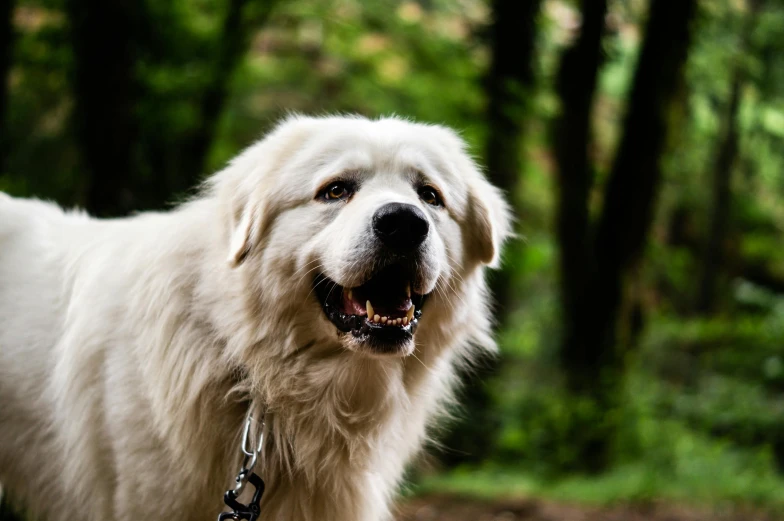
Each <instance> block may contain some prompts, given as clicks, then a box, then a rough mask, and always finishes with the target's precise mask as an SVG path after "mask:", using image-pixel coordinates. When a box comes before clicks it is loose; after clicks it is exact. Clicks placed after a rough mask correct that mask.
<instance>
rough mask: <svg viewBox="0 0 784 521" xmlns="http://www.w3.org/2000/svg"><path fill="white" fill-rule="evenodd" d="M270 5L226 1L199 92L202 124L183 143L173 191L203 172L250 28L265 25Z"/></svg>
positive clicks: (260, 0)
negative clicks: (252, 12) (207, 75)
mask: <svg viewBox="0 0 784 521" xmlns="http://www.w3.org/2000/svg"><path fill="white" fill-rule="evenodd" d="M273 4H274V0H256V1H255V2H253V1H252V0H230V1H229V6H228V10H227V12H226V17H225V18H224V20H223V28H222V30H221V32H220V36H219V37H218V40H217V41H216V51H215V57H214V59H213V64H212V67H211V78H210V81H209V83H208V84H207V86H206V88H205V89H204V92H203V94H202V95H201V101H200V105H199V118H198V121H200V122H201V124H200V126H199V127H198V128H196V129H195V130H194V132H193V134H192V135H191V136H190V138H189V139H187V140H186V142H185V143H184V153H183V154H182V161H183V164H182V166H181V168H182V171H183V172H184V173H185V175H178V176H175V177H174V180H175V184H174V185H173V186H171V192H172V193H178V192H181V191H183V190H186V189H188V188H191V187H193V186H194V184H196V182H197V181H198V180H199V178H200V177H201V176H202V175H203V174H204V173H205V167H206V162H207V158H208V156H209V152H210V147H211V145H212V143H213V141H214V139H215V133H216V131H217V129H218V124H219V123H220V116H221V113H222V111H223V107H224V105H225V104H226V99H227V97H228V94H229V87H230V86H231V81H232V78H233V76H234V71H235V70H236V69H237V66H238V65H239V64H240V62H241V61H242V58H243V56H244V55H245V52H246V51H247V49H248V45H249V43H250V37H251V36H252V33H253V29H254V28H258V27H261V26H263V25H264V23H265V22H266V21H267V19H268V18H269V15H270V13H271V12H272V7H273ZM252 7H256V8H258V12H257V13H255V15H254V16H250V14H249V13H246V11H248V10H249V8H252Z"/></svg>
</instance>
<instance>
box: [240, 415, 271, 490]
mask: <svg viewBox="0 0 784 521" xmlns="http://www.w3.org/2000/svg"><path fill="white" fill-rule="evenodd" d="M254 422H255V420H254V419H253V416H251V415H248V419H247V420H245V428H244V429H243V431H242V454H243V457H242V467H240V471H239V473H238V474H237V477H236V479H235V485H234V493H235V494H236V495H237V496H239V495H240V493H242V489H243V488H244V487H245V483H247V482H248V477H249V476H250V474H251V472H253V468H254V467H255V466H256V462H257V461H258V458H259V454H260V453H261V449H262V447H263V444H264V420H262V421H261V422H260V423H261V428H260V429H259V436H258V442H257V443H256V444H255V446H251V443H253V441H255V439H256V437H255V436H252V435H251V426H252V424H253V423H254Z"/></svg>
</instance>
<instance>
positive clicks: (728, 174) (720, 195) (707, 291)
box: [697, 0, 762, 314]
mask: <svg viewBox="0 0 784 521" xmlns="http://www.w3.org/2000/svg"><path fill="white" fill-rule="evenodd" d="M761 9H762V1H760V0H753V1H751V2H750V3H749V12H748V14H747V15H746V18H745V20H744V22H743V29H742V32H741V36H740V45H739V48H738V50H737V53H736V57H735V59H736V63H735V69H734V71H733V74H732V80H731V81H732V85H731V88H730V100H729V104H728V107H727V114H726V120H725V121H724V124H723V126H722V127H723V128H722V131H721V134H720V139H719V144H718V149H717V151H716V159H715V162H714V165H713V185H712V186H713V193H712V201H711V209H710V217H709V221H708V222H709V224H708V235H707V237H706V240H705V246H704V249H703V252H702V274H701V277H700V286H699V290H698V294H697V312H698V313H701V314H710V313H713V312H715V311H716V309H717V299H716V297H717V288H718V285H719V277H720V275H721V273H722V271H723V269H724V267H725V264H726V261H725V257H726V252H725V250H724V245H725V242H726V237H727V232H728V229H729V225H730V207H731V198H732V194H731V187H732V171H733V169H734V167H735V163H736V160H737V158H738V151H739V139H740V137H739V135H738V108H739V106H740V96H741V90H742V89H743V84H744V82H745V78H746V71H745V70H744V68H743V66H742V60H743V57H744V55H745V54H746V52H747V49H748V47H749V38H750V36H751V31H752V29H753V28H754V27H755V25H756V21H757V14H758V13H759V11H760V10H761Z"/></svg>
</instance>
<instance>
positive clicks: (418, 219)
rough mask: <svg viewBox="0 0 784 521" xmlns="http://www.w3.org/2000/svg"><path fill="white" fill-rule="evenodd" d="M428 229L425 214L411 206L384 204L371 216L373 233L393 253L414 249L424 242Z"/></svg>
mask: <svg viewBox="0 0 784 521" xmlns="http://www.w3.org/2000/svg"><path fill="white" fill-rule="evenodd" d="M429 229H430V225H429V224H428V223H427V217H425V214H424V213H423V212H422V210H420V209H419V208H417V207H416V206H414V205H411V204H403V203H389V204H385V205H384V206H382V207H381V208H379V209H378V210H376V213H375V214H373V231H375V232H376V236H377V237H378V238H379V239H380V240H381V242H383V243H384V245H385V246H386V247H387V248H389V249H390V250H392V251H394V252H395V253H407V252H410V251H412V250H414V249H416V248H417V247H418V246H419V245H420V244H422V242H424V240H425V237H427V232H428V230H429Z"/></svg>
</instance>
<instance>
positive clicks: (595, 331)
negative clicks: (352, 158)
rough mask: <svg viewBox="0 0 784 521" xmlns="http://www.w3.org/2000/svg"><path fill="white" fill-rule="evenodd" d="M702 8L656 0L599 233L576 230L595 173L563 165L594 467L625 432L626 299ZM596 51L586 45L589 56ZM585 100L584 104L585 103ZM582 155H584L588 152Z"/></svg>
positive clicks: (571, 366)
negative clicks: (620, 426) (620, 421)
mask: <svg viewBox="0 0 784 521" xmlns="http://www.w3.org/2000/svg"><path fill="white" fill-rule="evenodd" d="M593 3H594V2H592V1H591V0H585V2H584V4H583V9H584V13H586V14H591V13H593V17H595V18H588V17H586V18H585V23H584V30H583V33H584V34H585V33H586V32H587V31H589V30H591V31H596V28H595V27H594V28H593V29H589V27H588V23H589V22H590V20H592V19H593V20H594V23H597V22H596V19H597V18H598V17H599V16H598V13H597V12H595V11H590V12H588V11H587V10H588V9H591V8H593V7H595V6H593V7H591V6H588V5H586V4H593ZM695 10H696V0H681V1H679V2H667V1H666V0H651V3H650V9H649V14H648V21H647V23H646V31H645V40H644V42H643V45H642V49H641V52H640V57H639V61H638V64H637V68H636V70H635V75H634V79H633V83H632V87H631V92H630V95H629V101H628V108H627V114H626V117H625V120H624V125H623V134H622V137H621V140H620V144H619V145H618V149H617V152H616V156H615V160H614V162H613V166H612V168H611V171H610V175H609V179H608V181H607V184H606V186H605V189H604V197H603V206H602V211H601V214H600V216H599V218H598V222H597V223H596V224H595V229H594V230H592V229H591V227H590V226H585V225H579V224H578V229H581V230H582V233H581V234H576V233H575V232H574V230H573V229H572V227H571V226H570V224H574V223H575V221H577V220H579V219H584V220H585V222H587V218H588V212H587V210H586V209H583V205H585V208H587V204H588V202H587V201H586V200H584V199H583V198H584V197H587V195H588V192H587V189H588V188H590V181H589V180H586V176H587V175H588V174H586V173H585V172H586V170H587V169H583V170H582V171H581V174H573V176H575V179H576V183H577V184H578V187H577V188H575V187H574V186H571V185H570V183H571V182H573V179H572V178H567V177H564V174H565V173H567V172H577V171H580V170H579V169H578V168H573V167H572V168H569V167H568V166H567V168H565V169H564V168H562V171H561V177H562V182H561V186H559V190H560V191H561V193H560V197H559V200H560V205H559V209H558V212H559V216H558V222H559V227H558V231H559V245H560V248H561V255H562V261H561V270H562V273H561V282H562V284H563V289H562V296H563V301H562V305H563V308H564V313H563V315H564V317H565V319H566V322H565V324H564V330H565V332H564V337H563V343H562V346H561V350H560V355H561V362H562V367H563V368H564V371H565V374H566V377H567V382H568V386H569V389H570V390H571V391H572V392H574V393H575V394H577V395H579V396H582V397H584V398H586V399H588V400H589V401H590V403H592V404H593V407H592V408H590V407H589V408H588V409H592V410H593V411H594V412H593V413H592V414H589V415H587V416H586V417H584V418H580V419H578V421H581V422H583V424H582V425H581V426H580V429H579V430H580V432H582V434H583V438H582V440H581V447H579V449H580V451H581V457H580V459H581V461H582V462H583V464H584V465H585V466H586V467H587V468H588V470H600V469H602V468H604V467H605V466H606V465H607V464H608V463H609V461H608V459H609V448H610V446H611V444H612V439H613V436H614V433H615V432H616V429H617V424H616V420H615V418H616V417H617V415H615V414H613V409H614V408H615V406H616V405H617V401H618V400H619V392H620V390H621V384H622V379H623V374H624V368H625V360H626V358H627V349H628V348H629V344H628V342H627V341H625V340H627V339H624V337H623V335H619V334H618V333H619V329H620V328H621V327H622V326H623V325H624V324H623V321H621V320H619V318H620V315H621V309H622V308H623V307H624V305H625V304H627V302H626V301H625V300H624V297H625V292H626V289H627V288H628V280H629V278H630V277H631V276H632V274H633V272H634V268H635V266H636V264H637V263H638V262H639V260H640V257H641V255H642V252H643V249H644V245H645V242H646V238H647V235H648V231H649V228H650V226H651V222H652V219H653V208H654V202H655V199H656V193H657V188H658V185H659V181H660V178H661V168H660V164H659V161H660V158H661V155H662V153H663V152H664V148H665V142H666V137H667V120H668V116H669V114H670V108H671V104H672V103H673V102H674V100H675V99H677V97H676V92H677V88H678V86H679V84H680V82H681V74H682V69H683V65H684V63H685V61H686V56H687V51H688V47H689V42H690V25H691V20H692V18H693V16H694V12H695ZM595 38H596V37H595V36H594V40H593V43H595V41H596V40H595ZM586 40H587V37H586ZM578 45H579V41H578ZM590 52H591V53H595V52H597V51H595V50H593V49H591V50H590ZM592 55H593V56H595V55H594V54H588V51H586V56H592ZM567 58H569V54H568V52H567ZM568 63H569V62H566V63H565V65H567V66H568ZM595 63H596V64H597V65H598V62H595ZM591 65H592V64H591ZM574 68H575V69H576V67H574ZM567 72H568V71H567ZM588 76H589V75H586V77H588ZM592 77H593V78H595V73H594V74H593V75H592ZM564 78H568V74H567V73H565V72H562V74H561V80H562V81H563V79H564ZM562 90H563V87H562ZM584 106H585V101H583V102H582V103H581V104H578V105H577V108H582V107H584ZM564 108H565V109H566V110H569V108H570V105H569V104H567V103H566V102H565V103H564ZM562 117H567V118H568V117H569V116H562ZM557 128H558V126H556V129H557ZM562 132H564V130H563V129H562ZM569 132H571V130H570V131H569ZM574 132H577V131H574ZM580 152H581V153H582V154H584V151H582V149H581V151H580ZM563 153H565V152H562V154H563ZM561 159H562V160H563V159H565V158H563V157H562V158H561ZM575 161H577V160H575ZM577 166H578V167H579V166H580V165H579V163H578V165H577ZM581 183H582V184H581ZM567 185H569V186H567ZM565 257H569V258H565ZM565 270H569V272H568V273H566V272H565ZM573 270H574V271H576V273H574V272H573Z"/></svg>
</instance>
